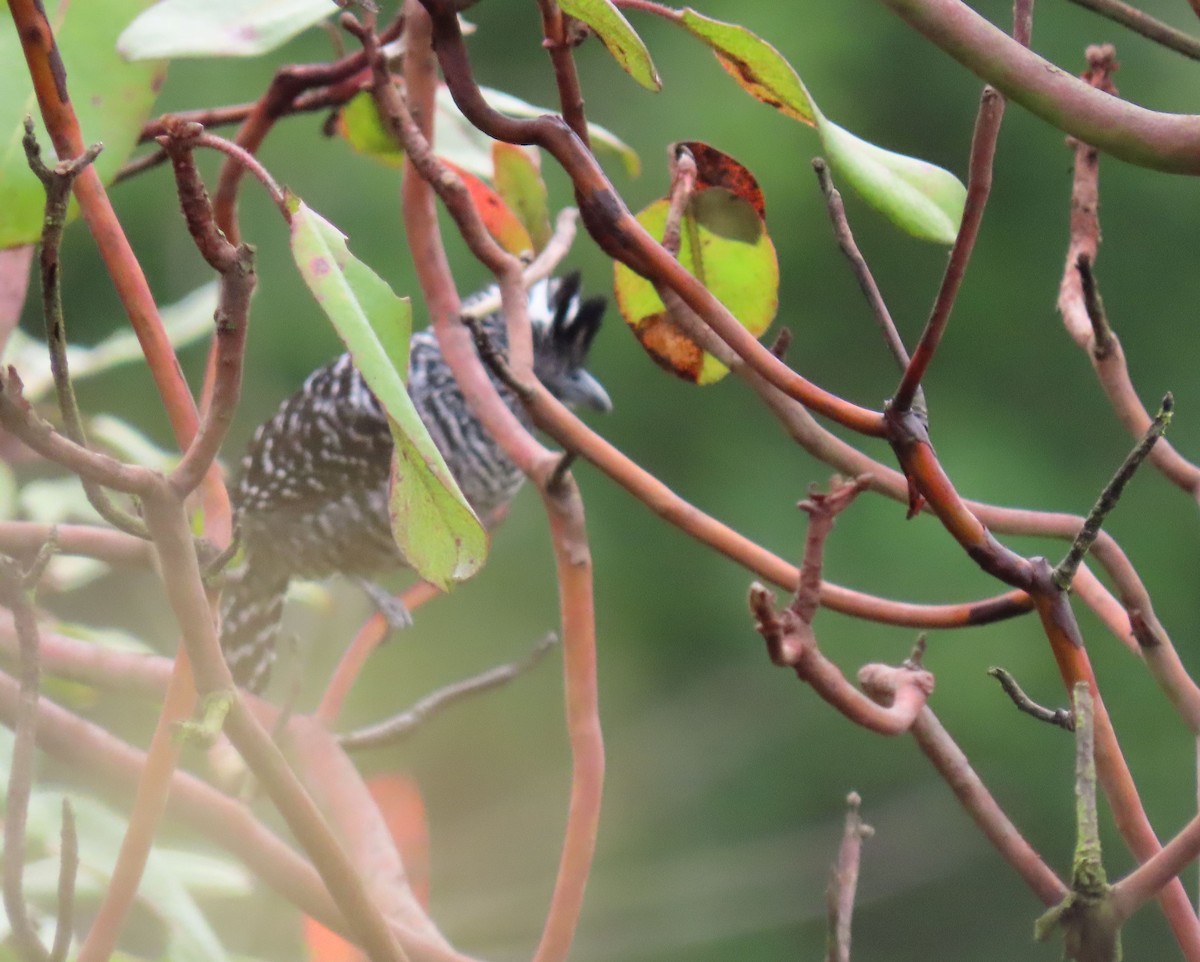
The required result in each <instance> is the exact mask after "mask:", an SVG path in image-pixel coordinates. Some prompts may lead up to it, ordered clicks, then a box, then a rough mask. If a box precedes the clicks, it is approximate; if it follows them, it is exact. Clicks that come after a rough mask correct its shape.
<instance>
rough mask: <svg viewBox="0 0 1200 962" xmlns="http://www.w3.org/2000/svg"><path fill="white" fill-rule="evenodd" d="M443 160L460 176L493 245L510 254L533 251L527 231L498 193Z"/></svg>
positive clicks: (456, 166) (473, 176)
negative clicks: (494, 242)
mask: <svg viewBox="0 0 1200 962" xmlns="http://www.w3.org/2000/svg"><path fill="white" fill-rule="evenodd" d="M443 163H445V164H446V166H447V167H449V168H450V169H451V170H453V171H454V172H455V173H456V174H458V176H459V177H461V178H462V182H463V184H464V185H465V186H466V188H467V193H469V194H470V195H471V202H472V203H473V204H474V205H475V210H476V211H478V213H479V216H480V219H482V221H483V226H484V227H486V228H487V232H488V233H489V234H491V235H492V238H493V239H494V240H495V241H496V243H497V244H499V245H500V246H501V247H503V248H504V249H505V250H506V251H508V252H509V253H510V254H523V253H525V252H526V251H531V250H533V241H532V240H531V239H530V237H529V231H527V230H526V229H525V225H524V224H522V223H521V219H520V218H519V217H517V215H516V214H515V213H514V212H513V210H512V208H510V207H509V206H508V204H506V203H504V200H503V199H502V198H501V197H500V195H499V194H497V193H496V192H495V191H494V190H492V188H491V187H489V186H488V185H487V184H485V183H484V182H483V181H482V180H480V179H479V178H478V177H476V176H475V175H474V174H471V173H468V172H467V171H465V170H463V169H462V168H461V167H459V166H458V165H456V164H452V163H450V162H449V161H443Z"/></svg>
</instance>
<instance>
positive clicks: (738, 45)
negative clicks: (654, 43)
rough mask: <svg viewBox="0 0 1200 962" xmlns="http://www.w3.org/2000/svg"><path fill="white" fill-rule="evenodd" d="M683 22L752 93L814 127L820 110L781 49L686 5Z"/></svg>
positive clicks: (736, 26)
mask: <svg viewBox="0 0 1200 962" xmlns="http://www.w3.org/2000/svg"><path fill="white" fill-rule="evenodd" d="M680 22H681V23H682V24H683V26H684V27H686V28H687V29H688V30H689V31H690V32H691V33H692V34H693V35H694V36H696V37H697V38H699V39H700V40H702V41H704V43H706V44H708V46H709V47H710V48H711V49H712V52H713V53H714V54H716V56H717V60H719V61H720V63H721V66H722V67H724V68H725V69H726V70H727V71H728V72H729V74H730V76H732V77H733V79H734V80H736V81H737V82H738V84H740V85H741V87H742V88H743V89H744V90H745V91H746V92H747V93H748V94H750V96H752V97H754V98H755V99H756V100H761V101H762V102H763V103H764V104H770V105H771V106H772V107H774V108H775V109H776V110H780V111H782V112H783V113H785V114H787V115H788V116H789V117H792V118H793V119H795V120H799V121H800V122H801V123H805V124H809V125H811V126H815V125H816V123H817V110H816V106H815V105H814V104H813V102H812V99H811V98H810V97H809V95H808V91H807V90H806V89H805V87H804V84H803V83H802V82H801V80H800V77H799V75H797V73H796V71H795V70H794V69H793V68H792V65H791V64H790V63H788V62H787V59H786V58H785V57H784V56H783V54H781V53H780V52H779V51H778V50H776V49H775V48H774V47H772V46H771V45H770V44H769V43H767V42H766V41H765V40H763V39H762V38H761V37H759V36H758V35H757V34H754V33H751V32H750V31H749V30H747V29H746V28H745V27H741V26H738V25H737V24H735V23H725V22H724V21H723V20H714V19H713V18H712V17H705V16H702V15H701V14H699V13H697V12H696V11H695V10H693V9H691V8H690V7H685V8H684V9H683V12H682V17H681V20H680Z"/></svg>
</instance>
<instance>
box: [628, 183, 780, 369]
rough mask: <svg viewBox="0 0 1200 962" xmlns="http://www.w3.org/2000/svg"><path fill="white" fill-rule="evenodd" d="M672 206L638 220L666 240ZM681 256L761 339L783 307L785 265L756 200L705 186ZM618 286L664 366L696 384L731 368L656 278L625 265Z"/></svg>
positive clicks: (690, 214)
mask: <svg viewBox="0 0 1200 962" xmlns="http://www.w3.org/2000/svg"><path fill="white" fill-rule="evenodd" d="M668 210H669V203H668V202H667V200H665V199H663V200H657V201H655V202H654V203H653V204H651V205H650V206H649V207H647V208H646V209H645V210H643V211H642V212H641V213H640V214H638V215H637V219H638V222H639V223H640V224H641V225H642V226H643V227H645V228H646V230H648V231H649V232H650V233H651V234H653V235H654V236H655V237H659V238H661V237H662V236H663V232H664V229H665V227H666V223H667V214H668ZM678 257H679V262H680V264H682V265H683V266H684V267H685V268H686V269H687V270H688V272H689V273H691V274H692V275H693V276H695V277H696V278H697V279H698V280H700V281H701V282H702V283H703V284H704V286H705V287H707V288H708V289H709V290H710V291H711V292H712V293H713V295H714V296H715V297H716V298H717V299H718V300H719V301H720V302H721V303H722V304H724V305H725V306H726V307H727V308H728V309H729V311H730V312H731V313H732V314H733V315H734V317H736V318H737V319H738V320H739V321H740V322H741V323H742V324H743V325H744V326H745V327H746V329H747V330H749V331H750V333H752V334H753V335H755V336H756V337H757V336H758V335H760V334H762V332H763V331H765V330H766V329H767V327H768V326H769V325H770V323H771V320H772V319H773V318H774V317H775V312H776V310H777V309H778V307H779V262H778V260H777V259H776V256H775V245H774V244H773V243H772V242H771V238H770V237H769V236H768V235H767V231H766V225H765V224H764V223H763V221H762V218H760V217H759V216H758V214H757V213H756V212H755V210H754V207H753V206H752V205H751V204H750V203H748V202H747V201H745V200H743V199H742V198H740V197H737V196H735V195H734V194H732V193H731V192H730V191H728V190H726V189H725V188H723V187H712V188H709V189H707V190H701V191H698V192H697V193H696V194H695V195H694V196H693V197H692V199H691V201H690V203H689V204H688V207H687V210H686V211H685V212H684V215H683V218H682V224H681V230H680V245H679V254H678ZM614 287H615V290H616V295H617V306H618V307H619V308H620V311H621V315H622V316H623V317H624V318H625V322H626V323H627V324H628V325H629V326H630V328H631V329H632V330H633V332H634V334H635V335H636V336H637V338H638V340H639V341H640V342H641V344H642V346H643V347H644V348H645V349H646V351H647V352H648V353H649V354H650V356H651V357H652V358H653V359H654V361H655V362H656V363H658V364H659V365H661V366H662V367H664V368H665V369H666V370H668V371H670V372H671V373H672V374H675V375H676V376H678V377H680V378H682V379H684V380H685V381H691V382H693V383H696V384H711V383H713V382H714V381H718V380H720V379H721V378H722V377H724V376H725V375H726V374H727V373H728V368H726V367H725V365H724V364H722V363H721V362H720V361H718V360H717V359H716V358H715V357H713V356H712V355H711V354H709V353H707V352H706V351H704V350H703V349H702V348H701V347H700V345H699V344H697V343H696V342H695V341H694V340H693V339H692V338H691V337H690V336H689V335H688V333H687V332H686V330H685V329H684V328H683V327H681V326H680V324H678V323H677V322H676V321H675V320H674V319H673V318H672V316H671V313H670V311H669V310H668V309H667V306H666V305H665V304H664V303H663V300H662V298H661V297H660V296H659V295H658V292H657V291H656V290H655V288H654V285H653V284H651V283H650V282H649V281H648V280H646V279H645V278H644V277H642V276H641V275H640V274H636V273H634V272H633V271H631V270H630V269H629V268H628V267H626V266H625V265H624V264H621V263H619V262H618V263H617V265H616V267H615V278H614ZM685 309H686V308H685Z"/></svg>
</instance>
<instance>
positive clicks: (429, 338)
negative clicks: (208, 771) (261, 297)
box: [221, 274, 611, 691]
mask: <svg viewBox="0 0 1200 962" xmlns="http://www.w3.org/2000/svg"><path fill="white" fill-rule="evenodd" d="M604 308H605V302H604V299H603V298H592V299H589V300H582V299H581V297H580V293H579V276H578V275H575V274H573V275H570V276H567V277H564V278H551V279H549V280H546V281H541V282H539V283H537V284H535V285H534V286H533V287H531V288H530V291H529V313H530V320H531V321H532V326H533V333H534V370H535V372H536V373H537V376H538V378H539V380H541V381H542V383H543V384H545V385H546V387H547V388H548V389H549V390H550V391H551V392H552V393H554V394H555V395H556V396H557V397H559V398H560V399H561V400H562V401H564V402H565V403H567V404H572V405H583V406H588V407H592V408H595V409H597V410H601V411H606V410H608V409H609V408H610V407H611V403H610V402H609V399H608V395H607V394H606V393H605V392H604V389H603V388H602V387H601V386H600V384H599V383H598V382H597V381H596V380H595V379H594V378H593V377H592V376H591V375H590V374H589V373H588V372H587V371H586V370H585V369H584V366H583V365H584V362H585V361H586V359H587V354H588V350H589V348H590V347H591V344H592V340H593V338H594V337H595V335H596V332H597V331H598V330H599V327H600V322H601V319H602V317H603V314H604ZM483 327H484V329H485V330H486V331H487V332H488V334H489V335H490V337H491V338H492V340H493V343H495V344H497V345H498V346H501V347H503V345H504V344H505V325H504V319H503V317H502V316H501V315H500V314H498V313H497V314H492V315H489V316H488V317H487V318H485V319H484V321H483ZM493 380H495V379H494V378H493ZM496 386H497V388H498V389H499V390H500V393H501V395H502V396H503V397H504V399H505V401H506V403H507V404H508V405H509V407H510V408H512V409H513V410H514V411H515V412H516V413H517V416H518V417H521V418H522V419H523V420H524V412H523V410H522V408H521V406H520V405H519V403H518V402H517V400H516V397H515V396H514V395H513V394H512V392H511V391H510V390H509V389H508V388H507V387H505V386H503V385H502V384H500V383H499V382H498V381H497V382H496ZM408 392H409V395H410V396H411V397H412V400H413V404H414V406H415V407H416V409H417V413H418V414H420V416H421V420H422V421H423V422H424V423H425V426H426V428H428V430H429V433H430V435H431V436H432V437H433V440H434V443H436V444H437V446H438V449H439V450H440V451H441V453H442V456H443V457H444V458H445V460H446V464H447V466H448V467H449V468H450V471H451V473H453V475H454V478H455V480H456V481H457V482H458V485H459V487H460V488H461V489H462V492H463V494H464V495H465V496H466V498H467V500H468V502H470V504H471V507H472V508H473V509H474V510H475V513H476V514H477V515H478V516H479V517H480V518H481V519H482V520H484V521H487V520H488V518H489V517H490V516H492V515H494V513H495V512H497V511H498V510H499V509H501V508H504V507H506V506H507V505H508V503H509V502H510V501H511V500H512V498H513V496H514V495H515V494H516V493H517V490H518V489H519V488H520V486H521V482H522V480H523V477H522V475H521V472H520V471H519V470H518V469H517V467H516V465H514V464H513V463H512V462H511V461H510V460H509V459H508V458H507V457H506V456H505V454H504V452H503V451H502V450H501V449H500V446H499V445H498V444H497V443H496V442H495V441H494V440H493V439H492V437H491V436H490V435H489V434H488V433H487V432H486V430H485V429H484V427H483V425H482V424H481V423H480V422H479V421H478V419H477V418H475V417H474V415H472V414H471V412H470V410H469V408H468V407H467V403H466V400H465V399H464V398H463V396H462V393H461V392H460V391H459V389H458V385H457V384H456V383H455V381H454V376H453V374H451V372H450V368H449V366H448V365H447V364H446V362H445V360H444V359H443V358H442V352H441V349H440V348H439V347H438V344H437V341H436V339H435V338H434V336H433V333H432V332H431V331H422V332H420V333H417V334H414V335H413V337H412V341H411V344H410V354H409V375H408ZM391 456H392V438H391V434H390V432H389V430H388V423H387V416H386V415H385V413H384V411H383V409H382V408H381V407H380V405H379V402H378V401H377V400H376V399H375V396H374V395H373V394H372V393H371V391H370V389H369V388H368V387H367V385H366V382H365V381H364V380H363V379H362V376H361V375H360V374H359V373H358V371H357V370H356V369H355V367H354V366H353V364H352V363H351V361H350V357H349V355H348V354H343V355H342V356H341V357H339V358H338V359H337V360H335V361H333V362H332V363H331V364H328V365H326V366H325V367H322V368H319V369H318V370H316V371H314V372H313V373H312V374H311V375H310V376H309V377H308V379H307V380H306V381H305V382H304V385H303V387H301V388H300V390H299V391H297V392H296V393H295V394H294V395H292V397H290V398H289V399H288V400H287V401H285V402H284V403H283V404H282V405H281V406H280V408H279V410H278V411H277V412H276V414H275V416H274V417H272V418H271V419H270V420H269V421H266V422H265V423H263V424H262V425H261V426H260V427H259V428H258V430H257V431H256V432H255V433H254V437H253V439H252V440H251V442H250V445H249V447H248V449H247V451H246V454H245V456H244V457H243V459H242V465H241V473H240V476H239V478H238V480H237V482H236V484H235V485H234V486H233V487H232V488H231V494H232V497H233V502H234V520H235V523H236V525H237V527H238V529H239V533H240V538H241V543H242V547H243V551H244V554H245V563H244V564H243V565H242V567H241V568H240V569H239V570H238V571H236V572H234V573H233V574H232V575H231V576H230V579H229V582H228V584H227V586H226V588H225V592H224V597H223V598H222V604H221V622H222V625H221V646H222V648H223V649H224V651H225V657H226V659H227V660H228V662H229V666H230V668H231V669H232V671H233V674H234V677H235V679H236V680H237V681H238V683H239V684H242V685H245V686H246V687H248V688H251V689H252V690H256V691H257V690H260V689H261V688H262V687H263V686H264V685H265V684H266V681H267V678H268V677H269V673H270V668H271V664H272V662H273V661H274V658H275V642H276V636H277V634H278V632H279V621H280V618H281V616H282V614H283V599H284V595H285V593H286V591H287V587H288V583H289V582H290V581H291V579H292V578H293V577H299V578H323V577H326V576H328V575H332V574H343V575H349V576H352V577H354V576H358V577H369V576H372V575H376V574H378V573H380V572H383V571H387V570H389V569H393V568H396V567H399V566H402V565H404V563H405V562H404V558H403V556H402V555H401V553H400V550H399V548H398V547H397V546H396V543H395V541H394V540H393V539H392V534H391V526H390V523H389V520H388V512H387V495H388V472H389V468H390V464H391Z"/></svg>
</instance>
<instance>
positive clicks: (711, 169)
mask: <svg viewBox="0 0 1200 962" xmlns="http://www.w3.org/2000/svg"><path fill="white" fill-rule="evenodd" d="M681 147H683V148H686V149H687V151H688V153H690V154H691V155H692V159H694V160H695V161H696V189H697V190H705V189H707V188H709V187H724V188H725V189H726V190H727V191H729V192H730V193H731V194H733V195H734V196H735V197H740V198H741V199H742V200H744V201H746V203H748V204H749V205H750V206H751V207H753V208H754V212H755V213H756V214H758V216H759V217H761V218H762V219H763V220H766V219H767V201H766V198H764V197H763V192H762V188H761V187H759V186H758V178H757V177H755V176H754V175H753V174H752V173H750V171H749V170H748V169H747V168H745V167H743V166H742V165H741V164H740V163H738V162H737V161H736V160H734V159H733V158H732V157H730V156H729V155H728V154H726V153H724V152H723V151H720V150H717V148H716V147H710V146H709V145H708V144H706V143H702V142H701V141H699V140H686V141H683V142H682V143H678V144H675V145H673V147H672V150H673V151H678V150H679V148H681Z"/></svg>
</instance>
